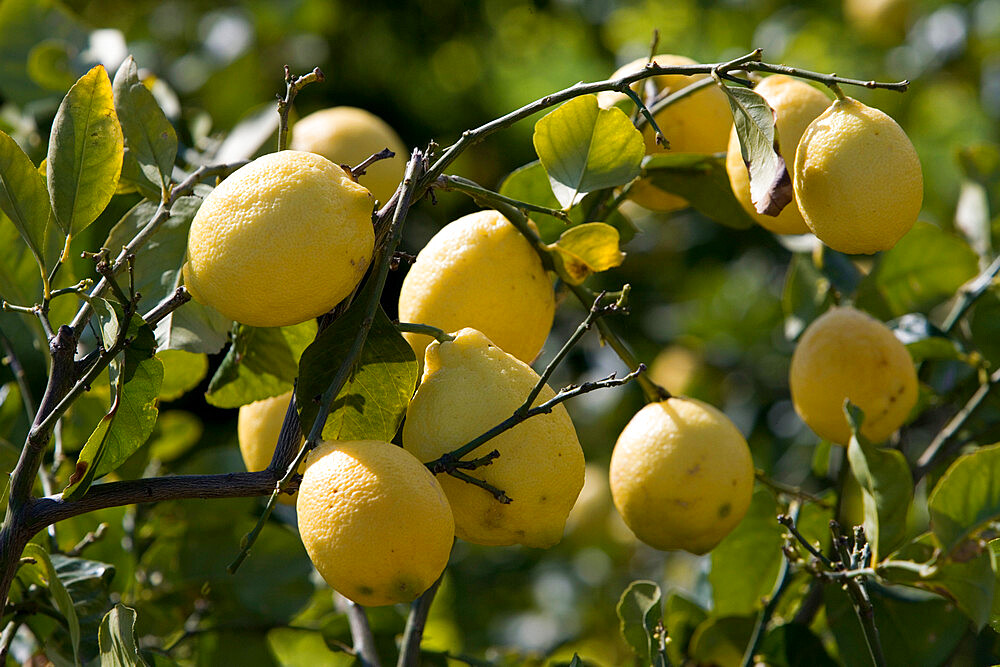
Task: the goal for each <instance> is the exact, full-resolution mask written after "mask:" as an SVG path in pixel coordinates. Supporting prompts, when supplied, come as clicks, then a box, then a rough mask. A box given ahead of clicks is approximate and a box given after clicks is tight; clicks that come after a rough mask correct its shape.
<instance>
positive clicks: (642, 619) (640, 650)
mask: <svg viewBox="0 0 1000 667" xmlns="http://www.w3.org/2000/svg"><path fill="white" fill-rule="evenodd" d="M615 611H617V613H618V619H619V620H620V621H621V633H622V637H623V638H624V639H625V643H626V644H628V645H629V647H631V649H632V650H633V651H634V652H635V654H636V656H638V658H639V661H640V662H641V663H642V664H644V665H663V664H665V663H664V661H663V655H662V653H660V649H659V641H658V640H657V637H656V635H657V634H658V632H659V629H658V628H659V626H660V625H661V624H662V620H661V619H662V616H661V610H660V587H659V586H658V585H657V584H656V583H655V582H652V581H644V580H639V581H633V582H632V583H631V584H629V586H628V588H626V589H625V592H624V593H622V596H621V598H620V599H619V600H618V606H617V607H616V608H615Z"/></svg>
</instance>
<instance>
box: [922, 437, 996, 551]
mask: <svg viewBox="0 0 1000 667" xmlns="http://www.w3.org/2000/svg"><path fill="white" fill-rule="evenodd" d="M997 480H1000V443H997V444H994V445H990V446H987V447H980V448H979V449H977V450H975V451H974V452H972V453H971V454H966V455H964V456H960V457H958V459H956V460H955V462H954V463H952V464H951V466H949V467H948V470H946V471H945V473H944V475H942V476H941V479H939V480H938V482H937V484H936V485H935V486H934V490H933V491H932V492H931V494H930V497H929V498H928V499H927V507H928V510H929V512H930V528H931V532H932V533H934V537H935V538H937V541H938V544H940V545H941V550H942V551H943V552H944V553H945V554H950V553H951V552H952V551H954V550H955V549H956V548H957V547H959V546H960V545H962V544H963V543H964V542H965V541H966V540H967V539H969V538H970V537H972V536H974V535H975V534H976V533H977V532H978V531H979V530H980V529H981V528H983V527H984V526H985V525H986V524H987V523H989V522H991V521H994V520H996V518H997V517H1000V484H996V481H997Z"/></svg>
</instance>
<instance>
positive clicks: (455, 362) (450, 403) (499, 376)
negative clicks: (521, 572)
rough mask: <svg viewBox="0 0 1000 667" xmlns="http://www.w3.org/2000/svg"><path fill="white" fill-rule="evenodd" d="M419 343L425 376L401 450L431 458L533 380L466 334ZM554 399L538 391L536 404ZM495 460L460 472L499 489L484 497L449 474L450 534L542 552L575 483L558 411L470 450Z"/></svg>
mask: <svg viewBox="0 0 1000 667" xmlns="http://www.w3.org/2000/svg"><path fill="white" fill-rule="evenodd" d="M454 336H455V340H453V341H450V342H446V343H439V342H437V341H434V342H432V343H431V344H430V345H428V346H427V351H426V356H425V360H424V374H423V378H422V380H421V382H420V386H419V387H417V392H416V394H415V395H414V396H413V400H412V401H410V405H409V407H408V408H407V409H406V421H405V422H403V446H405V447H406V449H407V450H409V451H410V452H412V453H413V455H414V456H416V457H417V458H418V459H420V460H421V461H424V462H428V461H433V460H434V459H437V458H438V457H440V456H441V455H442V454H445V453H447V452H450V451H453V450H455V449H457V448H458V447H461V446H462V445H464V444H465V443H467V442H469V441H470V440H472V439H473V438H475V437H477V436H479V435H481V434H482V433H485V432H486V431H488V430H489V429H491V428H492V427H494V426H496V425H497V424H499V423H500V422H502V421H503V420H504V419H506V418H508V417H510V416H511V415H512V414H513V413H514V410H516V409H517V408H518V407H520V405H521V404H522V403H523V402H524V400H525V399H526V398H527V397H528V394H529V392H530V391H531V389H532V387H534V386H535V383H537V382H538V374H537V373H535V371H533V370H532V369H531V367H530V366H528V365H527V364H525V363H524V362H522V361H519V360H518V359H515V358H514V357H513V356H511V355H510V354H508V353H506V352H504V351H503V350H501V349H500V348H499V347H497V346H496V345H494V344H493V343H491V342H490V341H489V339H488V338H486V336H484V335H483V334H482V333H480V332H479V331H476V330H475V329H462V330H461V331H459V332H457V333H456V334H454ZM553 396H554V394H553V392H552V390H551V389H549V388H548V387H544V388H543V390H542V393H541V394H540V395H539V397H538V399H537V400H536V401H535V404H536V405H537V404H539V403H542V402H544V401H547V400H549V399H550V398H552V397H553ZM494 449H495V450H497V451H498V452H500V456H499V457H498V458H497V459H495V460H494V461H493V462H492V463H490V464H489V465H487V466H483V467H481V468H477V469H475V470H469V471H466V472H467V473H468V474H469V475H471V476H473V477H476V478H479V479H481V480H484V481H486V482H487V483H489V484H491V485H493V486H494V487H497V488H499V489H501V490H502V491H504V492H506V494H507V496H508V497H510V498H511V499H512V502H511V503H509V504H502V503H500V502H499V501H498V500H497V499H496V498H494V497H493V495H492V494H490V493H489V492H487V491H485V490H483V489H481V488H479V487H478V486H474V485H473V484H469V483H467V482H464V481H462V480H459V479H455V478H453V477H451V476H448V475H441V478H440V479H441V486H442V487H444V491H445V493H446V494H448V500H449V501H451V507H452V511H453V512H454V514H455V533H456V534H457V535H458V536H459V537H461V538H462V539H464V540H467V541H469V542H474V543H476V544H487V545H508V544H523V545H525V546H529V547H549V546H552V545H553V544H555V543H556V542H558V541H559V540H560V539H561V538H562V533H563V527H564V525H565V523H566V516H567V515H568V514H569V511H570V509H572V507H573V503H574V502H576V497H577V496H578V495H579V493H580V489H581V488H582V487H583V476H584V460H583V450H582V449H581V448H580V442H579V440H577V437H576V430H575V429H574V428H573V422H572V421H570V418H569V415H568V414H567V412H566V410H565V408H563V406H562V405H557V406H555V407H554V408H553V410H552V412H551V413H549V414H543V415H538V416H535V417H531V418H530V419H528V420H526V421H524V422H521V423H520V424H518V425H517V426H515V427H514V428H512V429H510V430H508V431H504V432H503V433H501V434H500V435H498V436H497V437H495V438H493V439H492V440H490V441H489V442H488V443H486V444H485V445H483V446H482V447H481V448H480V449H479V450H477V451H476V452H474V453H473V454H472V455H471V456H472V458H475V457H479V456H483V455H485V454H487V453H488V452H490V451H492V450H494Z"/></svg>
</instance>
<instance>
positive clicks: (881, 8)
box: [843, 0, 912, 46]
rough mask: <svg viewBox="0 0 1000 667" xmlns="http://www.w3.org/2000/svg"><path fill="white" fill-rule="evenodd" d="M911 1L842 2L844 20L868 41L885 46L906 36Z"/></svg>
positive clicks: (857, 0) (871, 0)
mask: <svg viewBox="0 0 1000 667" xmlns="http://www.w3.org/2000/svg"><path fill="white" fill-rule="evenodd" d="M911 5H912V2H911V0H844V1H843V8H844V18H846V19H847V21H848V23H850V25H851V26H852V27H854V28H855V29H856V30H857V31H858V32H860V33H861V34H862V35H864V36H865V37H867V38H868V39H870V40H872V41H874V42H876V43H878V44H883V45H885V46H889V45H892V44H898V43H899V42H900V41H902V39H903V38H904V37H905V36H906V24H907V23H908V22H909V17H910V11H911V9H912V8H911Z"/></svg>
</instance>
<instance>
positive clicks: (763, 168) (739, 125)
mask: <svg viewBox="0 0 1000 667" xmlns="http://www.w3.org/2000/svg"><path fill="white" fill-rule="evenodd" d="M722 90H723V91H725V93H726V97H727V99H728V100H729V106H730V108H731V109H732V110H733V124H734V126H735V127H736V136H737V137H739V140H740V153H741V154H742V155H743V163H744V164H745V165H747V168H748V169H749V171H750V201H752V202H753V205H754V208H755V209H756V211H757V213H761V214H765V215H778V214H779V213H781V209H783V208H785V206H786V205H787V204H788V203H789V202H790V201H792V198H793V196H794V195H793V192H792V177H791V176H790V175H789V173H788V169H787V167H786V165H785V159H784V158H783V157H782V156H781V153H780V148H779V146H778V136H777V134H775V131H774V110H773V109H771V107H770V105H768V103H767V102H766V101H765V100H764V98H763V97H761V96H760V95H759V94H758V93H755V92H754V91H752V90H750V89H749V88H743V87H740V86H722Z"/></svg>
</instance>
